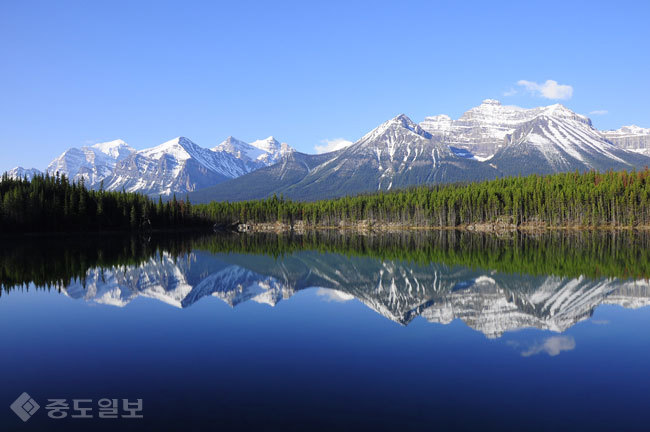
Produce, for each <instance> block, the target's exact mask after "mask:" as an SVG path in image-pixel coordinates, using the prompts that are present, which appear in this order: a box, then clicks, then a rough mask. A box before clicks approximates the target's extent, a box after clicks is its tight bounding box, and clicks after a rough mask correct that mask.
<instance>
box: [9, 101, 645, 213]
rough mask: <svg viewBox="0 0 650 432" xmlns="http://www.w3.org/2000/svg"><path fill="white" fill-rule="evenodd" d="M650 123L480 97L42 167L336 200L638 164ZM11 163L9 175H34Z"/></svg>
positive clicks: (105, 152) (253, 194)
mask: <svg viewBox="0 0 650 432" xmlns="http://www.w3.org/2000/svg"><path fill="white" fill-rule="evenodd" d="M649 165H650V129H643V128H640V127H637V126H624V127H622V128H621V129H618V130H611V131H598V130H596V129H595V128H594V127H593V126H592V124H591V120H589V118H587V117H585V116H583V115H580V114H577V113H575V112H573V111H571V110H569V109H568V108H566V107H564V106H562V105H559V104H556V105H550V106H543V107H537V108H530V109H529V108H521V107H517V106H505V105H502V104H501V103H500V102H499V101H497V100H494V99H486V100H484V101H483V102H482V103H481V104H480V105H479V106H477V107H474V108H471V109H469V110H468V111H466V112H465V113H464V114H463V115H462V116H461V117H460V118H459V119H457V120H454V119H452V118H451V117H449V116H447V115H444V114H442V115H437V116H432V117H426V118H425V119H424V120H423V121H422V122H421V123H420V124H419V125H418V124H415V123H414V122H413V121H411V120H410V119H409V118H408V117H406V116H405V115H403V114H402V115H399V116H397V117H395V118H393V119H391V120H389V121H387V122H384V123H382V124H381V125H379V126H378V127H377V128H375V129H373V130H372V131H370V132H368V133H367V134H365V135H364V136H363V137H362V138H361V139H359V140H358V141H356V142H355V143H354V144H352V145H350V146H349V147H346V148H344V149H341V150H337V151H335V152H331V153H325V154H321V155H309V154H305V153H300V152H297V151H295V150H294V149H293V148H291V147H290V146H288V145H287V144H286V143H281V142H279V141H278V140H276V139H275V138H273V137H272V136H270V137H268V138H266V139H263V140H257V141H254V142H252V143H246V142H243V141H241V140H238V139H236V138H233V137H228V138H227V139H226V140H225V141H223V142H221V143H220V144H218V145H217V146H215V147H214V148H212V149H206V148H202V147H199V146H198V145H196V144H194V143H193V142H192V141H190V140H189V139H187V138H182V137H179V138H176V139H174V140H171V141H168V142H166V143H164V144H161V145H159V146H157V147H154V148H150V149H145V150H140V151H135V150H134V149H133V148H131V147H130V146H128V145H127V144H126V143H124V141H121V140H115V141H110V142H107V143H99V144H95V145H93V146H88V147H81V148H71V149H69V150H67V151H66V152H64V153H63V154H62V155H60V156H59V157H58V158H56V159H55V160H53V161H52V162H51V163H50V165H49V166H48V168H47V172H48V173H50V174H55V173H56V172H59V173H60V174H65V175H66V176H67V177H68V178H70V179H72V180H74V181H79V180H80V179H82V178H83V179H84V181H85V183H86V185H87V186H89V187H91V188H97V187H99V185H100V184H101V183H102V182H103V183H104V187H105V188H106V189H109V190H121V189H122V188H124V189H125V190H127V191H131V192H141V193H145V194H148V195H151V196H156V195H167V196H169V195H171V194H174V193H177V194H185V193H189V192H192V193H194V192H195V193H194V194H193V196H192V197H191V198H192V200H193V201H199V202H206V201H210V200H226V199H227V200H244V199H258V198H265V197H268V196H271V195H273V194H283V195H284V196H286V197H289V198H294V199H318V198H332V197H339V196H344V195H350V194H356V193H364V192H372V191H378V190H384V191H386V190H392V189H395V188H401V187H408V186H412V185H420V184H433V183H444V182H457V181H475V180H476V181H478V180H486V179H492V178H495V177H499V176H504V175H518V174H531V173H539V174H548V173H555V172H565V171H575V170H579V171H586V170H591V169H596V170H609V169H614V170H619V169H632V168H636V169H643V168H644V167H645V166H649ZM36 173H38V171H37V170H34V169H32V170H25V169H23V168H19V167H18V168H15V169H14V170H12V171H11V173H10V175H12V176H17V175H19V174H20V175H25V174H26V175H27V176H28V177H29V176H30V175H32V176H33V175H35V174H36Z"/></svg>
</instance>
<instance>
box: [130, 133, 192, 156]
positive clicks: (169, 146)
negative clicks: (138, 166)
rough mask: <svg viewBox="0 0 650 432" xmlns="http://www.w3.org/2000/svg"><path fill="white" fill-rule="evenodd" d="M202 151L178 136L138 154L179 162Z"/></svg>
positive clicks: (188, 140)
mask: <svg viewBox="0 0 650 432" xmlns="http://www.w3.org/2000/svg"><path fill="white" fill-rule="evenodd" d="M201 150H203V149H202V148H201V147H199V146H198V145H196V144H195V143H194V142H192V141H191V140H190V139H188V138H185V137H182V136H179V137H176V138H174V139H171V140H169V141H165V142H164V143H162V144H160V145H157V146H155V147H152V148H148V149H144V150H140V151H139V152H138V153H139V154H141V155H143V156H146V157H148V158H151V159H156V160H157V159H160V158H161V157H163V156H167V155H169V156H172V157H173V158H175V159H177V160H179V161H185V160H187V159H190V158H192V157H193V156H195V154H196V153H197V152H200V151H201Z"/></svg>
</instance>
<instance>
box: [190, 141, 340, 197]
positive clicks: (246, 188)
mask: <svg viewBox="0 0 650 432" xmlns="http://www.w3.org/2000/svg"><path fill="white" fill-rule="evenodd" d="M332 157H333V153H326V154H320V155H308V154H305V153H300V152H291V153H289V154H287V155H285V156H284V157H283V158H282V159H281V160H280V161H279V162H278V163H276V164H274V165H271V166H268V167H264V168H260V169H258V170H255V171H252V172H251V173H249V174H246V175H244V176H242V177H238V178H236V179H233V180H229V181H227V182H224V183H220V184H217V185H215V186H211V187H208V188H205V189H200V190H197V191H195V192H192V193H190V194H189V197H190V200H191V201H192V202H195V203H201V202H209V201H212V200H218V201H243V200H252V199H257V198H260V197H267V196H271V195H273V194H277V195H280V194H282V195H284V194H287V196H289V193H288V190H289V189H290V188H291V187H292V186H294V185H295V184H297V183H299V182H300V181H301V180H303V179H304V178H305V177H306V176H307V175H308V174H309V173H310V172H311V171H312V170H313V169H314V168H316V167H318V166H319V165H321V164H322V163H324V162H326V161H328V160H330V159H331V158H332Z"/></svg>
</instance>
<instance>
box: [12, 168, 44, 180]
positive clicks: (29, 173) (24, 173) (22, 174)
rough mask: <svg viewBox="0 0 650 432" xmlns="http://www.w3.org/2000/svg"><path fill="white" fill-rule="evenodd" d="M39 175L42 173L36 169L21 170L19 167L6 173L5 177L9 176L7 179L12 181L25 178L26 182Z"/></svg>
mask: <svg viewBox="0 0 650 432" xmlns="http://www.w3.org/2000/svg"><path fill="white" fill-rule="evenodd" d="M41 174H43V172H42V171H41V170H38V169H36V168H23V167H20V166H19V167H16V168H13V169H11V170H9V171H7V175H8V176H9V178H10V179H14V180H20V179H24V178H27V180H31V179H33V178H34V177H35V176H37V175H41Z"/></svg>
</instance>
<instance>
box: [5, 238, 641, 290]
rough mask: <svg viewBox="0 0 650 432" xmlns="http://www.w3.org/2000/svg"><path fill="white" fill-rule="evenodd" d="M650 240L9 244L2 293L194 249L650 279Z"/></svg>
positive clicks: (73, 240) (45, 240) (61, 240)
mask: <svg viewBox="0 0 650 432" xmlns="http://www.w3.org/2000/svg"><path fill="white" fill-rule="evenodd" d="M649 243H650V235H648V233H646V232H634V231H584V232H561V231H556V232H551V233H548V234H543V235H542V234H522V233H513V234H508V235H505V236H496V235H492V234H485V233H469V232H459V231H429V232H425V231H415V232H401V233H391V234H387V233H384V234H372V235H362V234H342V233H340V232H338V231H318V232H309V233H307V234H303V235H297V234H280V235H276V234H246V235H238V234H218V235H214V234H200V233H176V234H165V235H163V234H157V235H152V236H150V237H143V236H120V235H105V236H88V235H85V236H81V235H78V236H48V237H23V238H20V239H18V238H16V239H12V238H9V239H4V240H3V247H2V248H1V249H0V285H1V286H2V287H3V289H4V290H5V291H9V290H11V289H13V288H16V287H22V286H26V285H29V284H32V283H33V284H34V285H35V286H36V287H39V288H46V287H47V288H51V287H58V288H60V287H64V286H66V285H67V284H69V283H70V280H72V279H79V280H81V281H82V282H83V280H84V278H85V277H86V275H87V272H88V270H89V269H91V268H97V267H99V268H111V267H115V266H132V265H138V264H140V263H142V262H143V261H145V260H148V259H149V258H151V257H154V256H156V255H160V254H161V253H162V252H168V253H170V254H171V255H172V256H178V255H180V254H184V253H188V252H190V251H191V250H193V249H199V250H204V251H209V252H212V253H244V254H251V255H265V256H271V257H281V256H283V255H286V254H292V253H294V252H298V251H304V250H313V251H320V252H330V253H337V254H341V255H343V256H362V257H371V258H377V259H381V260H400V261H409V262H414V263H418V264H428V263H431V262H437V263H443V264H445V265H458V266H464V267H469V268H481V269H484V270H497V271H499V272H502V273H521V274H528V275H555V276H563V277H578V276H580V275H585V276H588V277H593V278H596V277H619V278H634V279H643V278H647V277H648V275H650V247H649V246H650V244H649Z"/></svg>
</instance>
